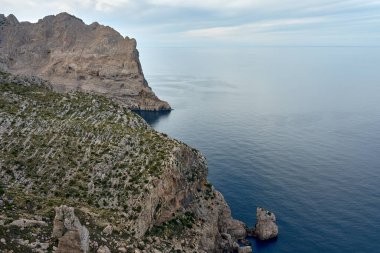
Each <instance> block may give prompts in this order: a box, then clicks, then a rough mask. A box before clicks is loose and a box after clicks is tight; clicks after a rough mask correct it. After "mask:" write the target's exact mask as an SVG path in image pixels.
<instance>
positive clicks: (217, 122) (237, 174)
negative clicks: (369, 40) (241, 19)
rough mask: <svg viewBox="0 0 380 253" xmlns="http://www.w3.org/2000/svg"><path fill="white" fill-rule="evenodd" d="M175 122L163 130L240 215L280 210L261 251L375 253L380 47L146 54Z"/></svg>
mask: <svg viewBox="0 0 380 253" xmlns="http://www.w3.org/2000/svg"><path fill="white" fill-rule="evenodd" d="M140 55H141V61H142V65H143V69H144V72H145V75H146V78H147V80H148V82H149V84H150V86H151V87H152V88H153V90H154V91H155V92H156V94H157V95H158V96H159V97H160V98H162V99H164V100H167V101H169V102H170V104H171V105H172V107H173V108H174V111H172V112H171V113H166V114H165V113H164V114H160V113H150V114H145V115H144V117H145V118H146V119H147V121H148V122H149V123H150V124H151V125H152V126H153V127H154V128H155V129H157V130H158V131H161V132H165V133H167V134H169V135H170V136H172V137H174V138H177V139H180V140H182V141H184V142H186V143H188V144H189V145H191V146H193V147H195V148H198V149H200V150H201V151H202V152H203V154H204V155H205V156H206V157H207V160H208V164H209V180H210V181H211V182H212V183H213V184H214V185H215V187H216V188H217V189H218V190H220V191H221V192H222V193H223V195H224V196H225V198H226V200H227V201H228V203H229V205H230V206H231V209H232V212H233V216H234V217H235V218H237V219H240V220H242V221H244V222H246V223H247V224H248V225H249V226H253V225H254V223H255V210H256V207H257V206H262V207H265V208H267V209H269V210H271V211H274V212H275V213H276V215H277V218H278V225H279V230H280V234H279V237H278V239H277V240H276V241H272V242H268V243H260V242H257V241H255V240H252V242H253V244H254V250H255V252H262V253H264V252H265V253H269V252H277V253H279V252H281V253H285V252H289V253H290V252H291V253H294V252H296V253H298V252H306V253H313V252H328V253H335V252H345V253H347V252H354V253H360V252H368V253H370V252H371V253H373V252H380V48H354V47H346V48H339V47H333V48H328V47H325V48H315V47H314V48H240V49H231V48H227V49H226V48H214V49H212V48H144V49H140Z"/></svg>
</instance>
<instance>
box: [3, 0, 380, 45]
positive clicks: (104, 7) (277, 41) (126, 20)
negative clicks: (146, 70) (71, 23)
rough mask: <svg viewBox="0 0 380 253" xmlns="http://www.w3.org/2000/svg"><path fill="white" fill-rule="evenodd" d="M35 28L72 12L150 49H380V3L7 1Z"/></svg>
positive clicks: (359, 0)
mask: <svg viewBox="0 0 380 253" xmlns="http://www.w3.org/2000/svg"><path fill="white" fill-rule="evenodd" d="M0 6H1V8H0V13H4V14H6V15H8V14H10V13H13V14H15V15H16V17H17V18H18V19H19V20H20V21H32V22H36V21H37V20H38V19H39V18H42V17H44V16H46V15H49V14H57V13H59V12H63V11H66V12H69V13H71V14H73V15H76V16H77V17H79V18H81V19H83V21H85V22H86V23H88V24H89V23H92V22H93V21H98V22H99V23H101V24H105V25H109V26H112V27H113V28H115V29H116V30H118V31H119V32H120V33H121V34H122V35H124V36H126V35H128V36H130V37H134V38H136V39H137V41H138V44H139V47H147V46H168V47H170V46H266V45H268V46H272V45H285V46H297V45H302V46H319V45H321V46H328V45H330V46H337V45H339V46H380V0H305V1H303V0H65V1H58V0H0Z"/></svg>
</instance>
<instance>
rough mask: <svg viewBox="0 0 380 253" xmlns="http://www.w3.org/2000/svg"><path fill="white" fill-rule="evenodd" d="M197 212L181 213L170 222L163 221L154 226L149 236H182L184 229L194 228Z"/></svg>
mask: <svg viewBox="0 0 380 253" xmlns="http://www.w3.org/2000/svg"><path fill="white" fill-rule="evenodd" d="M195 221H196V219H195V214H194V213H192V212H186V213H184V214H180V215H178V216H176V217H174V218H173V219H171V220H169V221H168V222H165V223H163V224H162V225H160V226H155V227H153V228H152V229H151V230H150V231H149V232H148V233H147V236H159V237H168V238H173V237H175V238H178V237H181V235H182V234H183V232H184V230H186V229H189V228H192V227H193V226H194V224H195Z"/></svg>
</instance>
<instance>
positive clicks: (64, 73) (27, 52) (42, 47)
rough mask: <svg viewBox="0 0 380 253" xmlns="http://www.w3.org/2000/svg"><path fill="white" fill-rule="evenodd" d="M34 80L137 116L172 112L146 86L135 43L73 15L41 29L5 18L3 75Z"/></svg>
mask: <svg viewBox="0 0 380 253" xmlns="http://www.w3.org/2000/svg"><path fill="white" fill-rule="evenodd" d="M1 69H2V70H4V71H8V72H11V73H14V74H22V75H34V76H37V77H39V78H42V79H45V80H47V81H49V82H51V84H52V87H53V88H54V90H56V91H60V92H65V91H85V92H91V93H95V94H101V95H105V96H108V97H111V98H114V99H117V100H118V101H120V102H122V103H124V104H126V105H127V106H128V108H130V109H136V110H170V109H171V108H170V105H169V104H168V103H167V102H165V101H162V100H160V99H158V98H157V96H156V95H155V94H154V93H153V91H152V90H151V88H150V87H149V86H148V83H147V81H146V80H145V77H144V74H143V71H142V67H141V63H140V60H139V52H138V50H137V48H136V40H135V39H131V38H129V37H125V38H123V37H122V36H121V35H120V34H119V33H118V32H117V31H115V30H114V29H112V28H111V27H108V26H103V25H100V24H98V23H97V22H94V23H92V24H90V25H86V24H85V23H84V22H83V21H82V20H81V19H79V18H77V17H75V16H73V15H70V14H68V13H60V14H58V15H50V16H46V17H44V18H43V19H40V20H39V21H38V22H37V23H30V22H19V21H18V20H17V18H16V17H15V16H14V15H12V14H11V15H9V16H7V17H5V16H4V15H3V14H0V70H1Z"/></svg>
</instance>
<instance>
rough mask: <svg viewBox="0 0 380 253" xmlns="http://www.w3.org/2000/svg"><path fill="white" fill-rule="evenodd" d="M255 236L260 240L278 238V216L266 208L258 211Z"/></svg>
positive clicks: (259, 208)
mask: <svg viewBox="0 0 380 253" xmlns="http://www.w3.org/2000/svg"><path fill="white" fill-rule="evenodd" d="M254 235H255V236H256V237H257V238H259V239H260V240H269V239H272V238H275V237H277V235H278V226H277V224H276V216H275V214H274V213H273V212H270V211H267V210H265V209H264V208H261V207H258V208H257V209H256V225H255V230H254Z"/></svg>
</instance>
